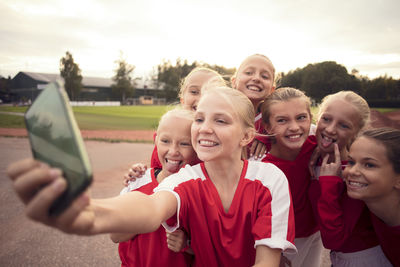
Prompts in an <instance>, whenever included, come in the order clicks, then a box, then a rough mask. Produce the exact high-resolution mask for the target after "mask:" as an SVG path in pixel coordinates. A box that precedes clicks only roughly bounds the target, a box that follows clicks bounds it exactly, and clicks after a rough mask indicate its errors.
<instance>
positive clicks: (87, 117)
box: [0, 106, 171, 130]
mask: <svg viewBox="0 0 400 267" xmlns="http://www.w3.org/2000/svg"><path fill="white" fill-rule="evenodd" d="M169 108H171V107H170V106H121V107H73V111H74V115H75V118H76V120H77V122H78V125H79V128H80V129H82V130H151V129H156V127H157V124H158V121H159V119H160V117H161V115H162V114H164V113H165V111H166V110H168V109H169ZM26 109H27V107H10V106H0V112H16V113H20V114H21V115H22V114H23V113H24V112H25V111H26ZM0 127H2V128H24V127H25V124H24V119H23V117H22V116H18V115H10V114H1V113H0Z"/></svg>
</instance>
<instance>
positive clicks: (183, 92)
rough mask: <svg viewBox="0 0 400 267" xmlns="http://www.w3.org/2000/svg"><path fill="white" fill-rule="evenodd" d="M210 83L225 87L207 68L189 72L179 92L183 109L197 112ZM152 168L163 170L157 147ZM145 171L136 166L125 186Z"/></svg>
mask: <svg viewBox="0 0 400 267" xmlns="http://www.w3.org/2000/svg"><path fill="white" fill-rule="evenodd" d="M208 83H212V84H218V85H221V86H223V85H225V80H224V79H223V78H222V76H221V75H219V74H218V73H217V72H216V71H214V70H212V69H209V68H205V67H197V68H194V69H193V70H192V71H191V72H189V74H188V75H187V76H186V77H185V78H184V79H183V80H182V83H181V86H180V90H179V99H180V103H181V105H182V107H183V108H184V109H188V110H193V111H194V110H196V107H197V103H198V102H199V99H200V96H201V89H202V87H203V86H204V85H206V84H208ZM154 138H155V136H154ZM150 167H151V168H155V169H160V168H162V166H161V163H160V161H159V159H158V156H157V146H155V147H154V150H153V154H152V156H151V161H150ZM145 169H146V168H145V166H143V165H139V166H137V165H134V166H133V168H132V169H131V170H129V172H130V173H131V175H130V176H129V174H127V175H125V177H124V184H127V183H128V181H129V180H131V179H132V178H135V177H139V176H140V175H141V174H143V173H144V171H145Z"/></svg>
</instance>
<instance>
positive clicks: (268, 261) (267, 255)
mask: <svg viewBox="0 0 400 267" xmlns="http://www.w3.org/2000/svg"><path fill="white" fill-rule="evenodd" d="M281 252H282V250H281V249H276V248H270V247H267V246H262V245H260V246H257V247H256V262H255V264H254V266H257V267H262V266H265V267H272V266H275V267H278V266H279V263H280V260H281Z"/></svg>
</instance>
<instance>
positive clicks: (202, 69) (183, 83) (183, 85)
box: [179, 67, 225, 98]
mask: <svg viewBox="0 0 400 267" xmlns="http://www.w3.org/2000/svg"><path fill="white" fill-rule="evenodd" d="M197 72H205V73H208V74H212V75H214V76H215V77H213V78H211V79H210V81H211V80H214V82H217V81H218V82H219V83H221V84H222V83H223V84H225V80H224V78H222V76H221V75H220V74H219V73H218V72H216V71H215V70H212V69H209V68H206V67H196V68H194V69H192V70H191V71H190V72H189V74H188V75H187V76H186V77H185V78H184V79H183V80H182V81H181V86H180V89H179V98H182V97H183V95H184V93H185V92H186V89H187V86H188V81H189V79H190V77H192V76H193V74H195V73H197ZM208 82H209V81H208Z"/></svg>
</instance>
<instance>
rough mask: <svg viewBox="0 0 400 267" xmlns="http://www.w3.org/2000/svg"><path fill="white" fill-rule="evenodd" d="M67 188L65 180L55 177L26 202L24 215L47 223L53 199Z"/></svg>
mask: <svg viewBox="0 0 400 267" xmlns="http://www.w3.org/2000/svg"><path fill="white" fill-rule="evenodd" d="M66 188H67V182H66V181H65V179H63V178H61V177H60V178H57V179H56V180H54V181H53V182H52V183H51V184H49V185H47V186H45V187H43V188H42V189H41V190H40V191H39V192H38V193H37V194H35V196H34V197H33V198H32V200H31V201H30V202H29V203H27V206H26V215H27V216H28V217H30V218H31V219H33V220H35V221H40V222H43V223H45V224H49V223H50V221H51V219H50V218H49V209H50V206H51V205H52V204H53V203H54V201H55V200H56V199H57V198H58V197H59V196H60V195H61V194H62V192H64V190H65V189H66Z"/></svg>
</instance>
